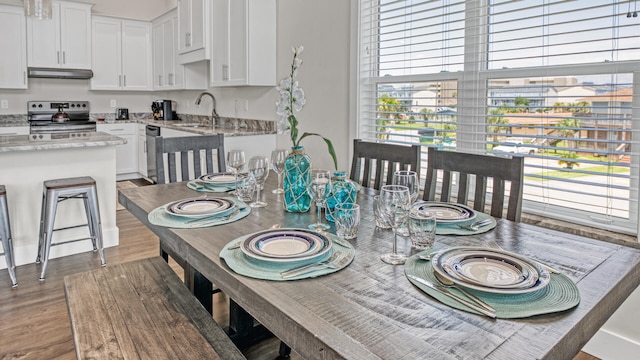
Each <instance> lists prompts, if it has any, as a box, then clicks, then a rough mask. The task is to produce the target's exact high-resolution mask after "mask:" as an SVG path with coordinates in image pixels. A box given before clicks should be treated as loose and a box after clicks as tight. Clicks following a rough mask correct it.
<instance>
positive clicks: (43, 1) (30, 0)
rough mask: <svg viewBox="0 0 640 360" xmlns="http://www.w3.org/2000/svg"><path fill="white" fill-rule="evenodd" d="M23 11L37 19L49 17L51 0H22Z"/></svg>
mask: <svg viewBox="0 0 640 360" xmlns="http://www.w3.org/2000/svg"><path fill="white" fill-rule="evenodd" d="M24 13H25V15H27V16H31V17H34V18H36V19H39V20H44V19H51V13H52V9H51V0H24Z"/></svg>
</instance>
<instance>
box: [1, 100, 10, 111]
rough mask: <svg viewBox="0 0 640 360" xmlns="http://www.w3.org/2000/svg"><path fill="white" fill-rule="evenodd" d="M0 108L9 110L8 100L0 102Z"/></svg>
mask: <svg viewBox="0 0 640 360" xmlns="http://www.w3.org/2000/svg"><path fill="white" fill-rule="evenodd" d="M0 108H3V109H8V108H9V100H7V99H2V100H0Z"/></svg>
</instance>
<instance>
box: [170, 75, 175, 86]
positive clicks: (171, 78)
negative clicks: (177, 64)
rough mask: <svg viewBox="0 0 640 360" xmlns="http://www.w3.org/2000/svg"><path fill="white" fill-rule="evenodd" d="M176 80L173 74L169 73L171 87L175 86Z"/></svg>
mask: <svg viewBox="0 0 640 360" xmlns="http://www.w3.org/2000/svg"><path fill="white" fill-rule="evenodd" d="M174 81H175V80H174V79H173V73H169V85H171V86H173V85H175V83H174Z"/></svg>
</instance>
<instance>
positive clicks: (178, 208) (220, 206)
mask: <svg viewBox="0 0 640 360" xmlns="http://www.w3.org/2000/svg"><path fill="white" fill-rule="evenodd" d="M236 209H237V204H236V202H235V200H233V199H232V198H217V197H216V198H205V197H198V198H189V199H183V200H178V201H174V202H171V203H169V204H167V205H166V206H165V211H166V212H167V213H168V214H169V215H171V216H175V217H180V218H191V219H199V218H205V217H206V218H212V219H214V218H216V217H223V216H226V215H229V214H231V213H233V212H234V211H235V210H236Z"/></svg>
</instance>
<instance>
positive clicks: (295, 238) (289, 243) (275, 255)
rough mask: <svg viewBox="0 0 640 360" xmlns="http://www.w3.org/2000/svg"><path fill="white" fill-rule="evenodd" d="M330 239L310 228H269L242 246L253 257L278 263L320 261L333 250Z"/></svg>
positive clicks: (245, 252) (243, 242)
mask: <svg viewBox="0 0 640 360" xmlns="http://www.w3.org/2000/svg"><path fill="white" fill-rule="evenodd" d="M331 247H332V243H331V241H330V240H329V239H328V238H327V237H326V236H324V235H323V234H321V233H318V232H315V231H312V230H307V229H295V228H291V229H269V230H264V231H260V232H257V233H255V234H252V235H250V236H249V237H247V238H246V239H245V240H244V241H242V243H241V245H240V249H241V250H242V252H243V253H244V254H245V255H246V256H248V257H250V258H253V259H256V260H260V261H267V262H275V263H290V262H302V261H308V262H313V261H317V260H319V259H320V258H322V257H323V256H325V255H328V252H329V251H330V250H331Z"/></svg>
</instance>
